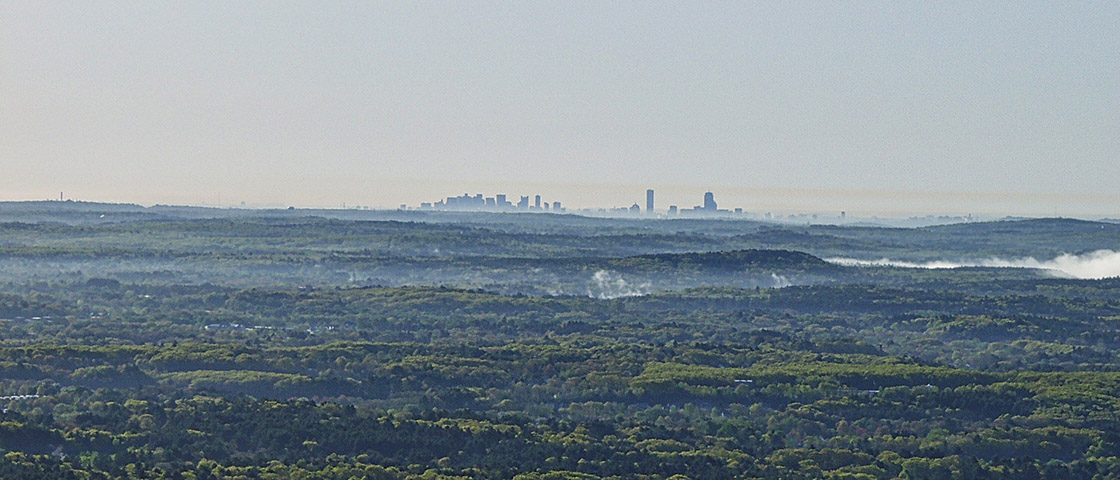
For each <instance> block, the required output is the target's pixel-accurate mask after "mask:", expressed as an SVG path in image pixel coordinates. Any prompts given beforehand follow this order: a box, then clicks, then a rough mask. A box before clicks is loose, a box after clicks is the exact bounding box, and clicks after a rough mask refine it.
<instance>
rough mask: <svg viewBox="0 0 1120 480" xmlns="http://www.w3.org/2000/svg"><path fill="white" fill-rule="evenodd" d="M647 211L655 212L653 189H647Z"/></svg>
mask: <svg viewBox="0 0 1120 480" xmlns="http://www.w3.org/2000/svg"><path fill="white" fill-rule="evenodd" d="M646 213H653V189H652V188H651V189H649V190H646Z"/></svg>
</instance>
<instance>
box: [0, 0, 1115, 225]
mask: <svg viewBox="0 0 1120 480" xmlns="http://www.w3.org/2000/svg"><path fill="white" fill-rule="evenodd" d="M0 125H2V127H0V166H2V169H3V171H4V173H3V175H0V199H5V200H11V199H27V198H35V199H39V198H46V197H50V196H57V194H58V192H59V191H60V190H61V191H66V192H68V196H75V197H79V198H84V199H90V200H108V201H135V202H141V203H156V202H163V203H191V204H200V203H214V202H216V201H217V200H218V195H221V200H222V202H223V203H234V202H240V201H246V202H249V203H250V204H254V203H258V204H269V203H271V204H296V205H306V206H337V205H339V204H341V203H342V202H346V203H347V204H350V205H354V204H362V205H374V206H376V205H383V206H393V205H396V204H399V203H408V204H416V203H418V202H420V201H426V200H435V199H438V198H440V197H442V196H446V195H453V194H459V193H463V192H471V193H475V192H479V193H486V194H490V193H493V192H495V191H498V190H500V191H502V192H504V193H507V194H509V195H511V196H513V195H517V194H529V193H537V192H540V193H543V194H544V195H545V197H546V199H554V200H561V201H564V202H565V203H567V204H569V205H572V206H590V205H597V206H612V205H629V203H632V202H642V200H643V199H644V189H645V187H646V186H652V187H655V188H657V189H658V190H659V198H658V200H659V202H658V203H659V206H661V207H664V206H666V205H668V204H669V203H676V204H680V205H682V206H691V205H694V204H696V203H699V198H700V195H701V194H702V193H703V191H705V190H707V189H712V190H714V191H716V192H717V199H719V200H721V202H720V203H721V206H722V205H726V206H741V207H744V208H746V209H747V210H749V211H762V210H775V211H777V210H816V211H831V210H841V209H844V210H848V211H850V212H854V213H856V212H919V211H932V212H938V213H968V212H989V213H1016V214H1053V213H1059V214H1066V215H1115V216H1120V3H1118V2H1115V1H1109V2H1090V3H1086V2H1079V3H1066V2H1010V3H1003V2H994V1H984V2H954V3H949V2H916V1H915V2H805V3H795V2H785V1H782V2H674V3H660V2H651V1H640V2H621V1H611V2H528V1H517V2H501V3H499V2H454V3H452V2H380V3H375V2H345V3H343V2H228V1H220V2H202V1H189V2H187V1H184V2H132V1H129V2H117V1H107V2H61V3H53V2H40V1H34V2H31V1H27V2H23V1H18V2H3V3H0Z"/></svg>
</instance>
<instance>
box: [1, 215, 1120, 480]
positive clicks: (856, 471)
mask: <svg viewBox="0 0 1120 480" xmlns="http://www.w3.org/2000/svg"><path fill="white" fill-rule="evenodd" d="M54 203H55V204H50V203H31V204H4V205H0V219H2V220H3V223H0V275H2V276H0V409H2V410H0V456H2V457H3V459H2V460H0V478H3V479H25V478H26V479H108V478H137V479H140V478H168V479H172V478H173V479H251V478H266V479H292V478H295V479H299V478H308V479H310V478H328V479H363V478H364V479H408V478H415V479H441V478H446V479H451V478H493V479H510V478H513V479H522V480H529V479H582V478H617V479H624V478H626V479H629V478H639V479H640V478H645V479H674V480H680V479H687V478H691V479H720V478H726V479H737V478H742V479H752V478H766V479H812V478H832V479H893V478H902V479H942V478H962V479H963V478H998V479H1030V478H1037V479H1067V478H1086V479H1091V478H1100V479H1105V478H1116V477H1118V476H1120V353H1118V352H1120V279H1118V278H1105V279H1100V280H1087V279H1072V278H1063V276H1061V275H1058V274H1055V272H1047V271H1041V270H1035V269H1025V268H994V267H977V268H955V269H936V270H931V269H919V268H895V267H885V266H868V267H854V266H843V265H838V264H836V263H832V262H829V261H826V260H824V259H826V258H830V257H838V256H843V257H851V258H865V259H876V258H883V257H890V258H899V259H904V260H908V261H922V260H928V259H939V258H940V259H944V258H952V259H959V258H965V257H966V256H967V257H971V258H983V257H993V256H1000V257H1007V258H1013V257H1021V256H1036V257H1039V258H1044V257H1050V256H1054V255H1058V254H1062V253H1084V252H1088V251H1093V250H1099V249H1115V248H1117V247H1118V245H1117V243H1120V236H1118V235H1117V234H1118V233H1120V232H1118V231H1117V230H1118V229H1120V226H1118V225H1115V224H1111V223H1101V222H1083V221H1074V220H1063V219H1043V220H1023V221H1003V222H991V223H974V224H959V225H948V226H940V227H926V228H916V229H901V228H878V227H875V228H873V227H836V226H814V225H798V226H793V225H788V224H769V223H763V222H748V221H725V220H681V221H677V220H656V219H648V220H609V219H590V218H585V217H578V216H573V215H531V214H526V215H513V214H509V215H478V214H462V215H459V216H456V215H453V214H449V213H440V214H436V213H432V214H419V213H418V214H416V215H414V216H407V215H404V214H402V213H399V212H398V213H393V212H389V213H376V212H371V213H369V214H368V215H370V216H369V217H368V218H367V217H365V216H363V215H365V214H363V213H361V212H346V211H340V212H304V211H299V210H296V211H294V212H293V211H287V210H278V211H224V210H212V209H190V208H185V207H154V208H146V209H145V208H142V207H134V206H120V205H100V204H81V203H75V204H64V203H61V202H54ZM378 215H380V217H378Z"/></svg>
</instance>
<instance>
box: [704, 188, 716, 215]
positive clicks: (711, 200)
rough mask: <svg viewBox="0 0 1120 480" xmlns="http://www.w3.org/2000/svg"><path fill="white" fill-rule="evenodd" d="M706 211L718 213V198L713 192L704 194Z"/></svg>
mask: <svg viewBox="0 0 1120 480" xmlns="http://www.w3.org/2000/svg"><path fill="white" fill-rule="evenodd" d="M704 210H707V211H709V212H714V211H716V196H715V195H713V194H712V192H706V193H704Z"/></svg>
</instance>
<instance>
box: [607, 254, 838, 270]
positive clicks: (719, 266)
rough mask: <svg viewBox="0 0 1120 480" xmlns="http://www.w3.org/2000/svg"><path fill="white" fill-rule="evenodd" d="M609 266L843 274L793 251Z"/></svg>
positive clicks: (637, 259) (670, 257) (645, 258)
mask: <svg viewBox="0 0 1120 480" xmlns="http://www.w3.org/2000/svg"><path fill="white" fill-rule="evenodd" d="M606 263H607V265H609V266H611V267H615V268H635V267H644V268H651V267H652V268H665V269H673V270H679V269H686V270H704V269H710V270H722V271H742V270H747V269H774V270H785V271H788V270H793V271H830V272H837V271H839V270H841V268H840V267H837V266H836V265H834V264H831V263H828V262H826V261H824V260H821V259H820V258H817V257H815V256H813V255H809V254H808V253H804V252H795V251H789V250H757V249H756V250H733V251H721V252H700V253H675V254H667V253H666V254H655V255H637V256H632V257H627V258H621V259H616V260H610V261H608V262H606Z"/></svg>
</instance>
